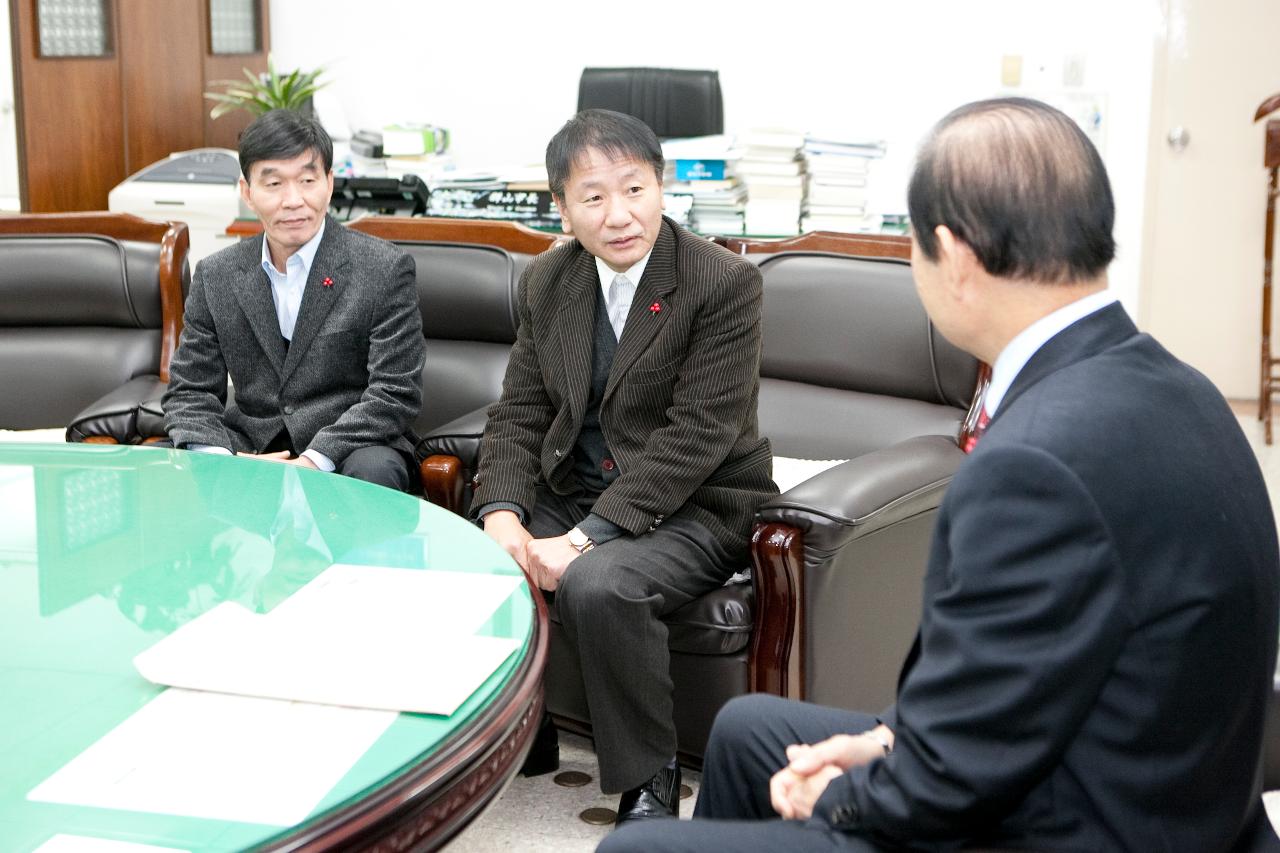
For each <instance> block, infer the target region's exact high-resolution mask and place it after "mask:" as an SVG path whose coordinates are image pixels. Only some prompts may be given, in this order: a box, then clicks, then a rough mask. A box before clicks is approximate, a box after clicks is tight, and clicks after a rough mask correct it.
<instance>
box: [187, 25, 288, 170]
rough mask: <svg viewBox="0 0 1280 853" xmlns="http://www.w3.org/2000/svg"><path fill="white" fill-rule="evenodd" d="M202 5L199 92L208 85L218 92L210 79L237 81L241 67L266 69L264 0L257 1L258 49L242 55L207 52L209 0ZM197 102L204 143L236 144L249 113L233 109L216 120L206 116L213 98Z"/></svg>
mask: <svg viewBox="0 0 1280 853" xmlns="http://www.w3.org/2000/svg"><path fill="white" fill-rule="evenodd" d="M201 6H202V7H203V9H202V13H201V18H200V21H201V24H200V25H201V41H200V44H201V46H202V47H201V50H200V53H201V55H202V56H203V57H204V79H205V87H204V89H202V90H201V92H202V93H203V92H207V91H209V90H210V89H212V88H217V89H218V90H219V91H221V88H222V87H220V86H219V87H213V86H211V85H210V84H211V83H212V82H213V81H214V80H237V79H240V78H242V77H244V69H246V68H248V69H249V70H250V71H252V72H254V73H255V74H261V73H262V72H264V71H266V70H267V53H268V51H270V50H271V30H270V28H269V27H268V26H267V4H266V2H265V0H259V2H258V33H259V39H260V45H261V47H260V49H259V51H258V52H257V53H246V54H224V55H221V56H214V55H213V54H212V53H210V52H209V0H201ZM200 100H201V103H203V104H204V107H203V115H204V138H205V145H214V146H217V147H219V148H230V149H232V150H235V149H237V148H239V147H240V133H241V132H242V131H243V130H244V129H245V128H246V127H248V126H249V122H250V121H252V119H253V116H251V115H249V114H248V113H247V112H245V111H244V110H236V111H235V112H230V113H227V114H226V115H224V116H222V117H221V118H218V119H217V120H214V119H211V118H209V110H210V109H211V108H212V107H213V101H208V100H205V99H204V97H203V95H202V97H201V99H200Z"/></svg>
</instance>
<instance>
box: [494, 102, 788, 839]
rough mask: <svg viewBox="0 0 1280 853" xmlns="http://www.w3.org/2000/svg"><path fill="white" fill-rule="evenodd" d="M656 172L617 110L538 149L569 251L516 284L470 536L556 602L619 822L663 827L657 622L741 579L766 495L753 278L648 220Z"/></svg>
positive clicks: (668, 802)
mask: <svg viewBox="0 0 1280 853" xmlns="http://www.w3.org/2000/svg"><path fill="white" fill-rule="evenodd" d="M662 172H663V158H662V149H661V147H660V146H659V144H658V140H657V137H656V136H654V134H653V131H652V130H650V129H649V128H648V127H647V126H645V124H644V123H643V122H641V121H639V120H638V119H636V118H633V117H631V116H628V115H623V114H621V113H616V112H611V111H608V110H584V111H582V112H580V113H578V114H577V115H576V116H575V117H574V118H572V119H570V120H569V122H567V123H566V124H565V125H564V127H563V128H562V129H561V130H560V131H559V132H558V133H557V134H556V135H555V136H554V137H553V138H552V140H551V142H550V144H548V146H547V173H548V178H549V181H550V184H551V191H552V193H553V196H554V197H555V200H556V204H557V206H558V207H559V210H560V215H561V217H562V220H563V224H564V230H565V232H566V233H568V234H571V235H572V236H573V237H575V238H576V239H575V240H573V241H571V242H569V243H567V244H565V245H562V246H559V247H556V248H554V249H551V250H549V251H548V252H545V253H544V254H542V255H540V256H539V257H538V258H537V259H535V260H534V261H533V263H532V264H530V266H529V268H528V269H527V270H526V271H525V273H524V275H523V276H522V278H521V282H520V290H519V300H518V302H519V305H518V310H519V316H520V323H519V331H518V333H517V338H516V343H515V346H514V348H513V349H512V353H511V361H510V363H509V365H508V368H507V373H506V377H505V379H504V381H503V390H502V397H501V399H500V401H499V402H498V403H497V404H495V405H494V407H493V408H492V409H491V410H490V413H489V421H488V425H487V427H486V428H485V433H484V439H483V442H482V445H481V448H480V462H479V468H478V471H477V483H478V485H477V486H476V491H475V499H474V505H475V506H476V508H477V509H476V510H475V514H476V515H477V516H479V517H482V518H483V523H484V529H485V532H486V533H488V534H489V535H490V536H492V537H493V538H494V539H495V540H496V541H497V542H498V543H499V544H501V545H502V546H503V547H504V548H505V549H506V550H507V551H508V553H510V554H511V555H512V556H513V557H514V558H515V559H516V561H517V562H519V563H520V565H521V566H522V567H523V568H524V569H525V570H526V571H527V572H528V573H529V575H530V577H531V578H532V579H533V580H534V582H536V583H537V584H538V586H539V587H541V588H542V589H544V590H547V591H552V590H554V591H555V603H556V607H557V610H558V614H559V619H560V622H561V625H562V627H563V628H564V631H565V635H566V636H567V638H568V639H569V641H570V642H572V643H574V644H575V645H576V647H577V650H578V654H579V657H580V659H581V662H582V667H581V671H582V678H583V686H584V688H585V692H586V697H587V703H588V706H589V710H590V714H591V720H592V732H593V735H594V738H595V745H596V753H597V755H598V758H599V761H600V787H601V789H602V790H603V791H605V792H606V793H619V792H621V795H622V796H621V800H620V802H619V806H618V822H619V823H625V822H627V821H631V820H635V819H639V818H649V817H673V816H675V815H676V814H677V812H678V806H679V788H680V768H679V765H678V764H677V763H676V760H675V756H676V732H675V725H674V722H673V720H672V706H671V691H672V684H671V677H670V674H669V665H670V664H669V652H668V648H667V629H666V626H665V625H664V624H663V623H662V621H661V619H662V617H663V616H665V615H666V614H669V613H671V612H672V611H674V610H676V609H678V608H679V607H680V606H681V605H684V604H686V603H687V602H689V601H691V600H693V599H694V598H696V597H698V596H700V595H702V594H704V593H706V592H709V591H710V590H712V589H714V588H716V587H718V586H720V585H722V584H723V583H724V582H725V580H726V579H727V578H728V577H729V576H730V575H732V574H733V573H734V572H735V571H737V570H738V569H740V568H742V567H743V566H744V565H745V564H746V559H747V537H748V533H749V531H750V527H751V522H752V518H753V516H754V514H755V510H756V508H757V507H758V506H759V505H760V503H761V502H762V501H763V500H764V499H765V498H766V497H767V496H769V495H771V494H776V493H777V487H776V486H774V484H773V481H772V480H771V479H770V471H771V468H772V457H771V454H770V451H769V443H768V441H767V440H765V439H763V438H761V437H760V436H759V435H758V434H757V430H756V400H757V396H758V392H759V363H760V299H761V279H760V272H759V270H757V269H756V267H755V266H754V265H753V264H751V263H749V262H747V261H744V260H742V259H740V258H737V257H736V256H734V255H732V254H731V253H729V252H727V251H725V250H724V249H722V248H720V247H718V246H715V245H714V244H712V243H709V242H708V241H706V240H703V239H701V238H699V237H697V236H695V235H693V234H690V233H689V232H688V231H686V230H684V229H683V228H681V227H679V226H678V225H676V224H675V223H674V222H672V221H671V220H669V219H665V218H664V217H663V216H662ZM554 738H555V728H554V727H553V726H551V725H550V721H549V719H546V720H544V723H543V726H542V728H541V730H540V731H539V734H538V738H537V740H536V741H535V744H534V746H533V747H532V749H531V752H530V758H529V759H528V760H527V761H526V765H525V772H526V775H533V774H534V773H537V772H547V771H549V770H552V769H554V768H555V767H556V766H557V763H558V748H557V746H556V743H555V739H554Z"/></svg>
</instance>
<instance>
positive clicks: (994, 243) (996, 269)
mask: <svg viewBox="0 0 1280 853" xmlns="http://www.w3.org/2000/svg"><path fill="white" fill-rule="evenodd" d="M907 207H908V209H909V211H910V214H911V228H912V231H913V233H914V234H915V239H916V242H917V244H918V245H919V246H920V251H921V252H923V253H924V256H925V257H926V258H928V259H929V260H931V261H932V260H937V257H938V245H937V238H936V236H935V235H934V229H935V228H937V226H939V225H945V226H947V228H949V229H951V231H952V232H953V233H954V234H955V235H956V237H957V238H958V239H960V240H961V241H963V242H964V243H965V245H967V246H968V247H969V248H970V249H972V250H973V253H974V255H976V256H977V258H978V260H979V262H981V264H982V267H983V269H985V270H986V271H987V272H988V273H990V274H991V275H995V276H1001V277H1004V278H1023V279H1027V280H1031V281H1039V282H1044V283H1056V282H1064V283H1065V282H1080V281H1088V280H1091V279H1093V278H1096V277H1097V276H1098V275H1100V274H1101V273H1102V272H1103V271H1104V270H1106V268H1107V266H1108V265H1109V264H1110V263H1111V261H1112V259H1113V258H1114V257H1115V253H1116V244H1115V238H1114V237H1113V236H1112V233H1111V232H1112V228H1113V226H1114V225H1115V218H1116V211H1115V201H1114V199H1113V198H1112V196H1111V183H1110V181H1108V179H1107V170H1106V167H1105V166H1103V164H1102V158H1101V157H1100V156H1099V155H1098V150H1097V149H1096V148H1094V147H1093V143H1091V142H1090V141H1089V138H1088V137H1087V136H1085V135H1084V132H1083V131H1082V130H1081V129H1080V128H1079V127H1078V126H1077V125H1076V123H1075V122H1074V121H1072V120H1071V119H1070V118H1068V117H1067V116H1066V115H1065V114H1064V113H1063V112H1062V111H1060V110H1057V109H1054V108H1053V107H1051V106H1049V105H1048V104H1045V103H1041V102H1040V101H1034V100H1031V99H1028V98H995V99H991V100H986V101H976V102H974V103H971V104H966V105H965V106H963V107H960V108H959V109H957V110H954V111H953V112H951V113H950V114H949V115H947V116H946V117H945V118H943V119H942V121H940V122H938V124H937V125H936V126H935V127H934V128H933V130H932V132H931V133H930V135H929V137H928V138H927V139H926V140H925V143H924V145H923V146H922V147H921V149H920V154H919V156H918V157H917V158H916V167H915V171H914V172H913V174H912V176H911V184H910V186H909V188H908V190H907Z"/></svg>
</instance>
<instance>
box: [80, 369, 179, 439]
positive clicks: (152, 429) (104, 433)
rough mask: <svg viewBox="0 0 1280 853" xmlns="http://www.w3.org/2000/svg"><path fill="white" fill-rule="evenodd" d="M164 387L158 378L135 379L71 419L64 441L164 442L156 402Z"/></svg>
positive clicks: (165, 383) (164, 384)
mask: <svg viewBox="0 0 1280 853" xmlns="http://www.w3.org/2000/svg"><path fill="white" fill-rule="evenodd" d="M167 386H168V383H167V382H165V381H164V380H162V379H161V378H160V377H159V376H155V375H146V376H135V377H134V378H133V379H130V380H129V381H128V382H126V383H125V384H123V385H121V386H120V387H119V388H116V389H115V390H114V391H110V392H108V393H107V394H105V395H103V396H102V397H100V398H98V399H97V400H95V401H94V402H93V403H90V404H89V405H88V406H86V407H85V408H84V409H83V410H81V411H80V412H79V413H78V414H77V415H76V416H75V417H74V418H72V419H71V424H70V425H69V426H68V427H67V441H79V442H88V443H91V444H142V443H144V442H146V441H147V440H148V439H157V438H164V437H165V433H164V414H163V412H161V411H160V402H159V401H160V397H161V396H162V395H163V394H164V392H165V388H166V387H167ZM144 409H146V410H147V411H144ZM150 410H154V411H150ZM156 413H159V414H158V419H157V415H156Z"/></svg>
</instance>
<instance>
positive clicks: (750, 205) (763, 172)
mask: <svg viewBox="0 0 1280 853" xmlns="http://www.w3.org/2000/svg"><path fill="white" fill-rule="evenodd" d="M804 139H805V137H804V134H803V133H801V132H799V131H792V130H777V129H768V130H752V131H748V132H747V133H745V134H743V135H742V137H741V138H740V139H739V143H740V144H741V145H742V146H743V150H742V157H741V159H740V160H738V166H737V172H738V176H739V177H741V178H742V180H743V182H744V183H745V184H746V185H747V205H746V210H745V214H744V225H745V228H746V233H748V234H756V235H763V236H791V235H794V234H799V233H800V214H801V209H802V207H803V204H804V197H805V196H804V193H805V183H804V173H805V163H804V159H803V158H802V157H801V148H802V147H803V146H804Z"/></svg>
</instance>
